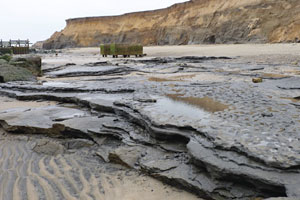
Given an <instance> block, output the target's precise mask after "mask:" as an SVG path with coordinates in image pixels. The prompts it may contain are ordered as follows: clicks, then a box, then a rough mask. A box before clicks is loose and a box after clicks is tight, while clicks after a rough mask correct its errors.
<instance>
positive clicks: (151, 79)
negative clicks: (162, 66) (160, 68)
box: [148, 77, 176, 82]
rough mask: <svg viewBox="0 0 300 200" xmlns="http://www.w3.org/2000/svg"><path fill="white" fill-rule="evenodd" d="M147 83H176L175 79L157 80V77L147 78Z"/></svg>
mask: <svg viewBox="0 0 300 200" xmlns="http://www.w3.org/2000/svg"><path fill="white" fill-rule="evenodd" d="M148 80H149V81H152V82H168V81H176V80H175V79H167V78H158V77H150V78H148Z"/></svg>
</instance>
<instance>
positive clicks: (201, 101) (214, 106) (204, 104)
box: [166, 94, 229, 113]
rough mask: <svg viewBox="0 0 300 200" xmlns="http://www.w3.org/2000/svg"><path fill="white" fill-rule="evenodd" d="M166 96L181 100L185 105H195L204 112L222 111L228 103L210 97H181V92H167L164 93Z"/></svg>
mask: <svg viewBox="0 0 300 200" xmlns="http://www.w3.org/2000/svg"><path fill="white" fill-rule="evenodd" d="M166 96H167V97H168V98H170V99H172V100H174V101H177V102H182V103H185V104H187V105H191V106H195V107H198V108H200V109H203V110H205V111H206V112H211V113H214V112H219V111H224V110H226V109H228V108H229V106H228V105H225V104H222V103H220V102H218V101H215V100H214V99H212V98H210V97H202V98H198V97H183V95H182V94H167V95H166Z"/></svg>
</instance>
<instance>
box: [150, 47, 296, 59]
mask: <svg viewBox="0 0 300 200" xmlns="http://www.w3.org/2000/svg"><path fill="white" fill-rule="evenodd" d="M144 51H145V53H146V54H147V55H148V56H160V57H161V56H254V55H276V54H278V55H300V44H222V45H221V44H220V45H183V46H152V47H144Z"/></svg>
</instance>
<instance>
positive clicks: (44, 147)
mask: <svg viewBox="0 0 300 200" xmlns="http://www.w3.org/2000/svg"><path fill="white" fill-rule="evenodd" d="M32 150H33V151H35V152H37V153H42V154H47V155H58V154H62V153H64V152H65V147H64V146H63V145H61V144H60V143H59V142H56V141H53V140H47V139H42V140H40V141H38V142H37V143H36V144H35V145H34V147H33V148H32Z"/></svg>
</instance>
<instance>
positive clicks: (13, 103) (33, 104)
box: [0, 96, 57, 111]
mask: <svg viewBox="0 0 300 200" xmlns="http://www.w3.org/2000/svg"><path fill="white" fill-rule="evenodd" d="M56 104H57V103H56V102H53V101H41V102H37V101H18V100H16V99H12V98H9V97H3V96H0V111H4V110H8V109H14V108H38V107H43V106H49V105H56Z"/></svg>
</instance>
